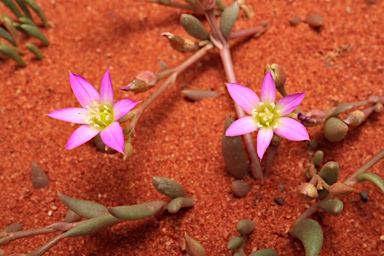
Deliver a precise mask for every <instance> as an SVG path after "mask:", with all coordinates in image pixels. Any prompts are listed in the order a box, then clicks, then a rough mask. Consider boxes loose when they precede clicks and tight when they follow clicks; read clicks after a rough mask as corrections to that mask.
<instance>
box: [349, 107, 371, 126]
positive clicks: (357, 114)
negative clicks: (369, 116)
mask: <svg viewBox="0 0 384 256" xmlns="http://www.w3.org/2000/svg"><path fill="white" fill-rule="evenodd" d="M365 119H366V116H365V114H364V112H363V111H361V110H355V111H353V112H351V113H349V115H348V116H347V118H346V119H344V123H346V124H347V125H348V126H351V127H355V126H358V125H359V124H361V123H362V122H364V120H365Z"/></svg>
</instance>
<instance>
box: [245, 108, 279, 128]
mask: <svg viewBox="0 0 384 256" xmlns="http://www.w3.org/2000/svg"><path fill="white" fill-rule="evenodd" d="M280 112H281V111H280V109H279V108H278V107H276V105H275V103H273V102H271V103H266V102H260V103H259V106H257V107H256V108H254V109H253V110H252V117H253V118H254V119H255V121H256V124H257V126H258V127H259V128H269V129H271V128H272V129H275V128H277V126H278V121H279V119H280Z"/></svg>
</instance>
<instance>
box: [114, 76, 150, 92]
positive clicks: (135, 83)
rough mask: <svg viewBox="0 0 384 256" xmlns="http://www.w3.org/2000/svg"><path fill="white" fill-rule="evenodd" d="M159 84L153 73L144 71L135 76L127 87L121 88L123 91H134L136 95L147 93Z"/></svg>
mask: <svg viewBox="0 0 384 256" xmlns="http://www.w3.org/2000/svg"><path fill="white" fill-rule="evenodd" d="M156 83H157V77H156V75H155V74H154V73H153V72H152V71H144V72H142V73H140V74H138V75H136V76H135V79H133V80H132V82H130V83H129V84H128V85H127V86H125V87H123V88H121V90H123V91H132V92H134V93H141V92H146V91H148V90H149V89H151V88H152V87H153V86H155V84H156Z"/></svg>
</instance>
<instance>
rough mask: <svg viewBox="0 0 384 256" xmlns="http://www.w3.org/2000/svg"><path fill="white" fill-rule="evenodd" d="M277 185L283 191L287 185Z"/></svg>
mask: <svg viewBox="0 0 384 256" xmlns="http://www.w3.org/2000/svg"><path fill="white" fill-rule="evenodd" d="M277 187H278V188H279V189H280V191H281V192H284V191H285V187H284V185H283V184H279V185H277Z"/></svg>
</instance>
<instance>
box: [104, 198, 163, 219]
mask: <svg viewBox="0 0 384 256" xmlns="http://www.w3.org/2000/svg"><path fill="white" fill-rule="evenodd" d="M166 204H167V202H165V201H154V202H149V203H143V204H136V205H126V206H117V207H109V208H108V211H109V212H110V213H111V214H112V215H113V216H114V217H116V218H118V219H121V220H140V219H145V218H148V217H150V216H153V215H155V214H156V213H157V212H158V211H160V210H161V209H162V208H163V207H164V206H165V205H166Z"/></svg>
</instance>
